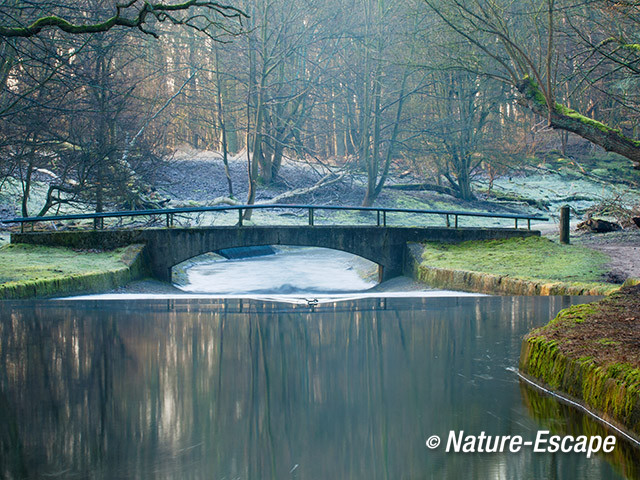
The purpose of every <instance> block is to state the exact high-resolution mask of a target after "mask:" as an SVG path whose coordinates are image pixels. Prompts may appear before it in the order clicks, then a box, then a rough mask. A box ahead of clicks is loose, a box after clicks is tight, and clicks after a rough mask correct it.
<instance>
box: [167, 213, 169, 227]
mask: <svg viewBox="0 0 640 480" xmlns="http://www.w3.org/2000/svg"><path fill="white" fill-rule="evenodd" d="M167 228H169V214H168V213H167Z"/></svg>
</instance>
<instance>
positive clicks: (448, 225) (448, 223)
mask: <svg viewBox="0 0 640 480" xmlns="http://www.w3.org/2000/svg"><path fill="white" fill-rule="evenodd" d="M445 216H446V217H447V228H449V227H450V226H451V222H449V214H448V213H447V214H446V215H445Z"/></svg>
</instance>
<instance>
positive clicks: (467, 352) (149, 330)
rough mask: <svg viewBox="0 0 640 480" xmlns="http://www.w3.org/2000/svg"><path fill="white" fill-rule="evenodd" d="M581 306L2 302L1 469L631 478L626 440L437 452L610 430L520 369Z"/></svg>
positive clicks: (109, 474)
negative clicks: (592, 451)
mask: <svg viewBox="0 0 640 480" xmlns="http://www.w3.org/2000/svg"><path fill="white" fill-rule="evenodd" d="M586 300H588V299H581V300H579V301H586ZM574 301H576V299H570V298H569V297H538V298H535V297H459V298H438V297H431V298H429V297H424V298H386V299H381V298H364V299H360V300H354V301H343V302H333V303H332V302H328V303H321V304H320V305H317V306H307V305H295V304H290V303H277V302H267V301H259V300H250V299H226V300H223V299H169V300H159V299H156V300H127V301H107V300H87V301H79V300H76V301H68V300H60V301H41V302H3V303H0V478H6V479H16V478H25V479H35V478H55V479H76V478H78V479H84V478H92V479H130V478H136V479H138V478H139V479H175V478H180V479H220V480H222V479H227V480H230V479H288V478H292V479H293V478H299V479H358V480H360V479H363V480H364V479H366V480H369V479H449V478H450V479H463V478H478V479H529V478H531V479H540V478H554V479H575V478H581V479H609V478H624V476H625V475H626V476H628V477H630V478H633V477H634V476H635V475H636V474H637V473H636V472H637V471H638V469H637V463H636V462H637V460H634V459H637V458H638V457H639V455H638V450H636V449H634V448H633V447H631V446H630V445H628V444H626V443H624V442H623V441H622V440H620V439H619V440H618V443H617V444H616V449H615V450H614V452H613V453H612V454H610V455H609V456H607V457H604V456H600V455H597V456H595V457H592V458H590V459H587V458H586V457H585V455H583V454H559V453H556V454H551V453H545V454H542V453H533V452H532V449H531V448H524V449H523V450H522V451H521V452H519V453H517V454H512V453H506V452H505V453H492V454H486V453H485V454H480V453H476V454H464V453H446V452H445V451H444V450H445V448H444V443H445V441H446V437H447V435H448V432H449V431H450V430H455V431H459V430H463V431H464V432H465V434H475V435H479V434H480V433H481V432H483V431H484V432H486V434H487V435H521V436H522V437H523V438H524V439H525V440H530V439H534V438H535V434H536V432H537V431H538V430H542V429H549V430H552V431H553V432H555V433H558V434H561V435H565V434H573V435H578V434H582V433H586V434H604V433H605V431H604V430H603V429H602V427H600V425H599V424H597V423H595V422H594V421H593V420H591V419H590V418H589V417H587V416H585V415H583V414H581V413H580V412H578V411H576V410H575V409H574V408H571V407H568V406H565V405H563V404H562V403H559V402H557V401H556V400H554V399H553V398H551V397H549V396H546V395H543V394H541V393H540V392H538V391H537V390H533V389H531V388H530V387H528V386H526V385H525V384H523V383H521V382H520V381H519V378H518V376H517V374H516V372H515V368H516V367H517V362H518V356H519V350H520V342H521V338H522V335H523V334H524V333H525V332H527V331H528V330H530V329H532V328H533V327H536V326H539V325H542V324H544V323H546V322H548V321H549V319H550V318H552V317H553V316H554V315H555V313H556V312H557V311H558V310H559V309H561V308H564V307H567V306H568V305H570V304H571V303H572V302H574ZM432 435H439V436H440V437H441V438H442V439H443V444H442V445H441V446H440V447H439V448H437V449H435V450H429V449H428V448H426V446H425V441H426V439H427V438H429V437H430V436H432Z"/></svg>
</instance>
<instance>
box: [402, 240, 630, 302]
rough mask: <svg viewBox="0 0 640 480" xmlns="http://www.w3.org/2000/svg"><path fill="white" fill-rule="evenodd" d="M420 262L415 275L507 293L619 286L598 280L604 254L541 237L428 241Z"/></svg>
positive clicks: (587, 291)
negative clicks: (457, 241) (440, 242)
mask: <svg viewBox="0 0 640 480" xmlns="http://www.w3.org/2000/svg"><path fill="white" fill-rule="evenodd" d="M413 251H415V250H413ZM414 255H415V254H414ZM418 261H419V262H420V264H419V266H418V267H417V268H414V269H413V272H414V276H415V277H416V279H417V280H419V281H421V282H423V283H426V284H428V285H429V286H432V287H435V288H446V289H452V290H462V291H470V292H477V293H488V294H503V295H608V294H610V293H612V292H614V291H616V290H617V289H618V288H619V286H617V285H612V284H607V283H603V282H599V281H598V279H599V278H600V277H601V276H602V275H603V274H604V272H605V265H606V263H607V261H608V258H607V257H606V256H605V255H604V254H602V253H600V252H596V251H594V250H590V249H588V248H584V247H576V246H568V245H560V244H557V243H555V242H552V241H551V240H548V239H546V238H540V237H528V238H512V239H507V240H488V241H473V242H462V243H459V244H436V243H428V244H425V245H424V248H423V251H422V256H421V258H420V259H419V260H418Z"/></svg>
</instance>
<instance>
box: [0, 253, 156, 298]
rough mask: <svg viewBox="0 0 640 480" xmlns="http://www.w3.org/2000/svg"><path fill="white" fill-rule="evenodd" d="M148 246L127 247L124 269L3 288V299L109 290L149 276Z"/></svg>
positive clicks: (18, 283)
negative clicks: (146, 256)
mask: <svg viewBox="0 0 640 480" xmlns="http://www.w3.org/2000/svg"><path fill="white" fill-rule="evenodd" d="M145 255H146V252H145V245H140V244H138V245H131V246H129V247H127V249H126V250H125V252H124V254H123V256H122V262H123V265H122V267H121V268H118V269H114V270H110V271H106V272H92V273H87V274H76V275H68V276H64V277H59V278H49V279H42V280H33V281H26V282H16V283H9V284H4V285H0V299H4V300H8V299H23V298H47V297H54V296H62V295H73V294H78V293H94V292H101V291H105V290H110V289H113V288H117V287H119V286H121V285H124V284H126V283H128V282H130V281H131V280H135V279H138V278H142V277H144V276H146V275H148V267H147V262H146V258H145Z"/></svg>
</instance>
